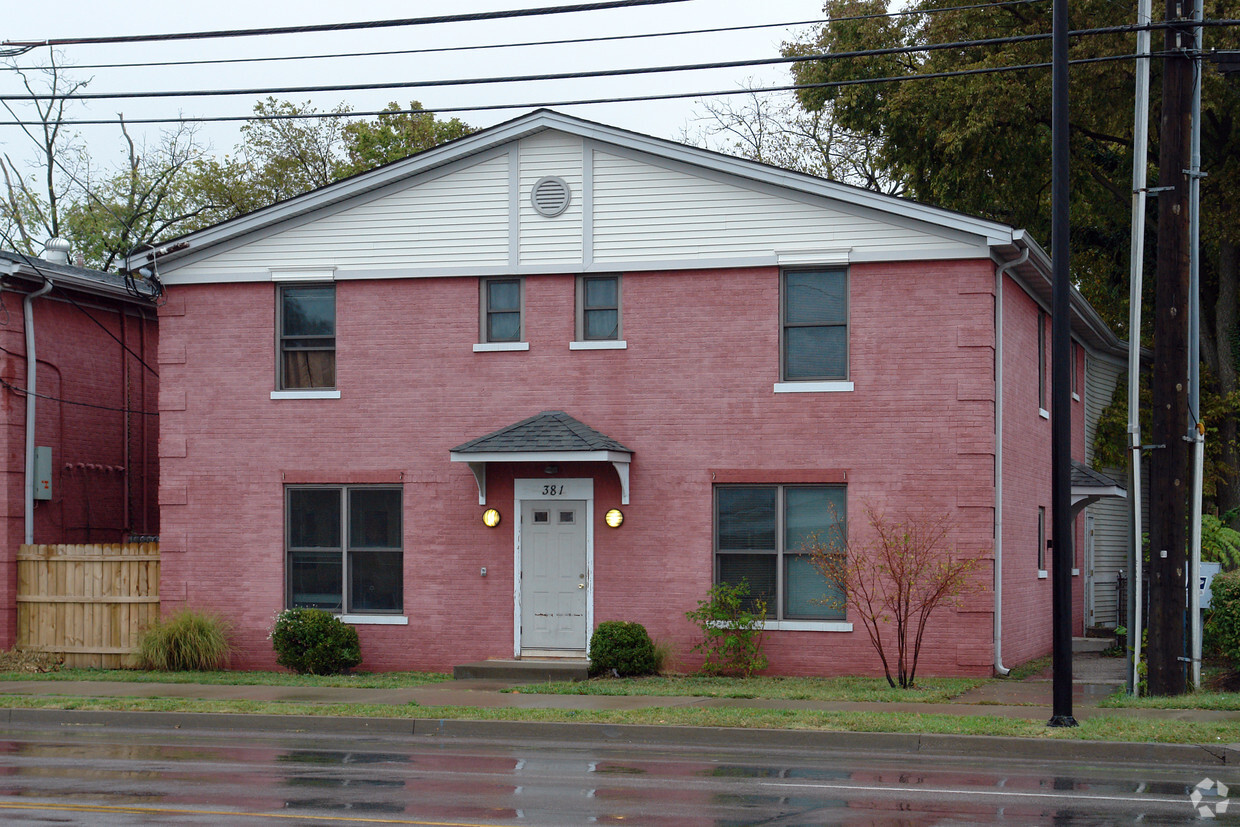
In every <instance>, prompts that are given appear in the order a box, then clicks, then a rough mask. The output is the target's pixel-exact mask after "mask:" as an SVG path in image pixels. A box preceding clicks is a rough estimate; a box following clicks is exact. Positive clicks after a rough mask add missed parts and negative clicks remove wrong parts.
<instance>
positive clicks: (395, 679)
mask: <svg viewBox="0 0 1240 827" xmlns="http://www.w3.org/2000/svg"><path fill="white" fill-rule="evenodd" d="M449 680H452V676H451V675H448V674H444V673H439V672H356V673H353V674H348V675H294V674H293V673H291V672H241V671H237V672H231V671H218V672H146V671H142V670H139V669H59V670H57V671H55V672H0V682H3V681H108V682H115V683H200V684H208V685H211V686H339V687H348V688H351V689H407V688H409V687H414V686H428V685H431V684H436V683H442V682H444V681H449ZM2 689H3V683H0V690H2Z"/></svg>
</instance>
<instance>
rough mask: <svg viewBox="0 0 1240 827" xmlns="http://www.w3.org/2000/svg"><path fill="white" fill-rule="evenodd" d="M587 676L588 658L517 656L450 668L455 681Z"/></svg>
mask: <svg viewBox="0 0 1240 827" xmlns="http://www.w3.org/2000/svg"><path fill="white" fill-rule="evenodd" d="M589 676H590V661H588V660H586V659H584V658H521V659H520V660H515V659H513V660H484V661H479V662H478V663H463V664H461V665H460V666H457V667H455V668H454V669H453V670H452V677H453V678H454V679H456V680H458V681H460V680H470V679H474V680H477V679H481V680H508V681H529V682H531V683H538V682H541V681H584V680H585V679H586V678H588V677H589Z"/></svg>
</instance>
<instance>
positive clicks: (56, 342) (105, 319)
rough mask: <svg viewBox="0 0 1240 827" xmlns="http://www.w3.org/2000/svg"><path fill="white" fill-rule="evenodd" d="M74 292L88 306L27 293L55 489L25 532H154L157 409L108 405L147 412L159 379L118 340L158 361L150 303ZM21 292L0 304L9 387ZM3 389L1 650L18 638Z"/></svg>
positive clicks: (21, 450) (17, 422)
mask: <svg viewBox="0 0 1240 827" xmlns="http://www.w3.org/2000/svg"><path fill="white" fill-rule="evenodd" d="M72 295H73V298H74V299H75V300H76V301H77V302H78V303H79V304H81V305H83V307H84V309H85V311H86V312H85V313H84V312H83V310H80V309H78V308H77V307H74V306H73V305H72V304H70V303H69V302H68V301H66V300H65V298H64V297H63V294H61V293H59V292H57V291H53V292H52V293H50V294H48V295H45V296H42V297H40V298H38V299H35V301H34V324H35V353H36V355H37V357H38V377H37V382H38V388H37V391H38V393H40V394H44V395H46V396H50V397H55V398H54V399H39V400H38V401H37V403H36V404H37V414H36V416H37V419H36V424H35V437H36V438H35V443H36V445H40V446H49V447H50V448H51V449H52V499H51V500H47V501H36V504H35V520H34V541H35V542H36V543H115V542H120V541H122V540H123V539H125V538H126V537H127V536H128V535H129V534H130V533H135V534H157V533H158V532H159V514H158V505H157V501H156V495H157V486H158V474H157V471H158V460H157V457H156V442H157V438H158V428H159V426H158V421H157V418H156V417H155V416H141V415H139V414H137V413H133V414H131V415H130V416H129V417H126V415H125V414H124V413H123V412H121V411H118V410H105V408H113V409H125V408H128V409H130V410H131V411H140V410H145V411H149V412H151V413H154V412H155V411H156V395H157V392H158V384H159V380H158V378H157V377H156V376H155V375H154V374H152V373H150V372H148V371H147V370H146V369H145V368H143V367H142V365H141V364H140V363H139V361H138V359H137V358H135V357H134V356H132V355H128V354H126V353H125V352H124V351H123V350H122V348H121V345H120V344H119V343H118V342H117V341H116V339H120V340H121V341H123V342H125V344H126V345H127V346H128V347H129V349H130V350H132V351H133V352H134V353H135V354H137V355H139V356H142V357H143V360H144V361H146V362H147V364H149V365H150V366H151V367H152V368H153V367H155V353H156V339H157V336H156V325H155V315H154V313H155V311H154V308H148V309H146V310H145V311H144V312H145V313H146V316H147V319H146V320H145V321H143V320H142V319H141V318H140V317H139V316H138V315H136V314H137V312H138V311H137V310H135V309H134V308H132V307H127V306H126V305H123V304H122V303H120V302H116V301H112V300H109V299H104V298H100V297H97V296H89V295H85V294H82V293H78V292H74V293H73V294H72ZM22 298H23V296H22V295H21V294H16V293H12V292H6V293H5V308H6V310H5V311H4V312H0V378H3V380H4V381H5V382H8V383H9V384H11V385H14V386H16V387H18V388H25V387H26V358H25V354H26V340H25V327H24V322H23V317H22ZM86 313H89V314H90V317H93V319H94V320H95V321H92V318H90V317H88V316H87V315H86ZM122 319H123V322H122ZM96 321H97V322H98V323H99V324H96V323H95V322H96ZM100 325H102V327H103V328H106V331H107V332H105V331H104V330H103V329H101V328H100ZM109 333H110V334H112V335H111V336H110V335H108V334H109ZM113 336H115V337H116V339H113V338H112V337H113ZM0 394H2V399H3V401H2V402H0V405H2V406H3V427H2V428H0V450H3V455H4V465H3V473H2V474H0V485H2V491H3V495H2V496H0V508H2V509H3V512H2V514H0V517H2V521H0V532H2V534H0V543H2V544H3V545H2V547H0V568H2V570H3V574H2V575H0V607H3V610H2V611H0V648H6V647H9V646H12V645H13V643H14V640H15V636H16V628H15V622H16V607H15V600H14V597H15V594H16V587H17V574H16V554H17V548H18V546H19V545H20V544H21V543H22V542H23V539H24V533H25V505H24V502H25V494H24V492H25V462H26V460H25V433H26V398H25V396H24V395H22V394H19V393H17V392H15V391H12V390H3V391H0ZM59 400H68V401H69V402H84V403H87V404H86V405H75V404H69V403H68V402H62V401H59ZM88 406H98V407H88Z"/></svg>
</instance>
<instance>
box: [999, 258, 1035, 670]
mask: <svg viewBox="0 0 1240 827" xmlns="http://www.w3.org/2000/svg"><path fill="white" fill-rule="evenodd" d="M1028 260H1029V248H1028V247H1026V248H1025V249H1024V250H1023V251H1022V252H1021V254H1020V256H1019V257H1017V258H1014V259H1012V260H1011V261H1009V262H1008V263H1007V264H1004V265H1003V266H1002V267H999V268H998V269H996V270H995V566H994V568H995V574H994V576H995V623H994V628H995V645H994V649H995V673H996V674H998V675H1006V674H1007V673H1008V672H1011V671H1012V670H1011V669H1009V668H1008V667H1006V666H1004V665H1003V278H1004V276H1006V275H1007V274H1008V273H1010V272H1011V271H1012V270H1014V269H1015V268H1017V267H1019V266H1020V265H1022V264H1024V263H1025V262H1026V261H1028Z"/></svg>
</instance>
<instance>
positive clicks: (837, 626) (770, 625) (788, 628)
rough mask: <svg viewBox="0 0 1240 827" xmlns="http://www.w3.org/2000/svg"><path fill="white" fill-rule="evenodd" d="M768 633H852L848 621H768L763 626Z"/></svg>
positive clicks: (851, 627)
mask: <svg viewBox="0 0 1240 827" xmlns="http://www.w3.org/2000/svg"><path fill="white" fill-rule="evenodd" d="M762 629H763V631H767V632H851V631H852V630H853V625H852V624H851V623H849V622H848V621H846V620H768V621H766V622H765V623H763V624H762Z"/></svg>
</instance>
